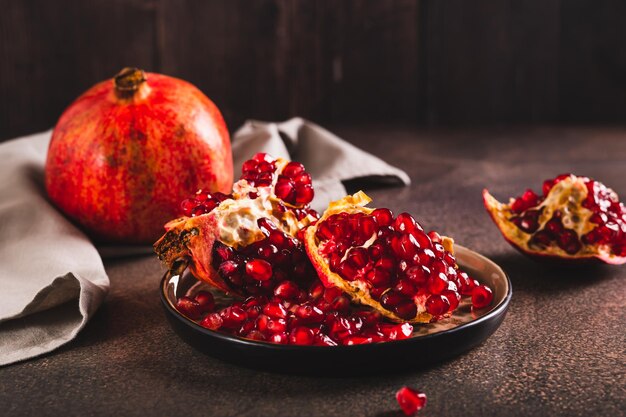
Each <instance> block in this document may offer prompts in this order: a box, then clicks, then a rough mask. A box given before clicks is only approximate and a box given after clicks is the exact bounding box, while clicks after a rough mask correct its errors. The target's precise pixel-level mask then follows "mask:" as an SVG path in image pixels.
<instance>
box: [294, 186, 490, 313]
mask: <svg viewBox="0 0 626 417" xmlns="http://www.w3.org/2000/svg"><path fill="white" fill-rule="evenodd" d="M370 201H371V200H370V198H369V197H368V196H367V195H365V193H363V192H358V193H356V194H354V195H352V196H347V197H344V198H343V199H341V200H338V201H335V202H333V203H331V204H330V206H329V207H328V209H327V210H326V212H325V213H324V214H323V215H322V217H321V218H320V219H319V221H317V222H316V223H315V224H314V225H312V226H310V227H309V228H308V229H307V230H306V233H305V246H306V250H307V254H308V255H309V258H310V259H311V261H312V262H313V266H314V267H315V269H316V271H317V273H318V275H319V277H320V279H321V280H322V282H323V283H324V285H325V286H327V287H337V288H339V289H341V290H342V291H344V292H345V293H346V294H348V295H349V296H350V297H351V299H352V301H354V302H356V303H359V304H364V305H367V306H370V307H372V308H374V309H375V310H377V311H379V312H380V313H381V314H382V315H384V316H385V317H387V318H388V319H390V320H392V321H395V322H403V321H407V322H412V323H428V322H431V321H436V320H439V319H441V318H442V317H448V316H449V315H450V314H451V313H452V312H453V311H454V309H456V307H457V306H458V304H459V300H460V298H461V294H468V295H469V294H471V293H472V291H473V287H475V286H476V283H475V281H474V280H472V279H471V278H469V276H467V274H466V273H464V272H462V271H461V270H459V267H458V265H457V263H456V259H455V257H454V254H453V241H452V239H450V238H447V237H441V236H440V235H439V234H438V233H436V232H430V233H426V232H425V231H424V230H423V228H422V226H421V225H420V224H419V223H417V222H416V221H415V219H414V218H413V217H412V216H411V215H410V214H408V213H401V214H399V215H398V216H397V217H395V218H394V217H393V214H392V213H391V211H390V210H388V209H385V208H378V209H371V208H367V207H365V205H366V204H367V203H369V202H370ZM470 287H471V288H470ZM490 302H491V300H489V303H490Z"/></svg>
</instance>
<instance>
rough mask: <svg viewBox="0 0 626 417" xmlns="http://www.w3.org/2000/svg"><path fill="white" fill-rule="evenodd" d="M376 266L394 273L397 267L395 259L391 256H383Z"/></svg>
mask: <svg viewBox="0 0 626 417" xmlns="http://www.w3.org/2000/svg"><path fill="white" fill-rule="evenodd" d="M376 266H377V267H379V268H382V269H385V270H387V271H390V272H391V271H393V270H394V267H395V262H394V259H393V258H391V257H389V256H383V257H382V258H380V259H379V260H378V261H376Z"/></svg>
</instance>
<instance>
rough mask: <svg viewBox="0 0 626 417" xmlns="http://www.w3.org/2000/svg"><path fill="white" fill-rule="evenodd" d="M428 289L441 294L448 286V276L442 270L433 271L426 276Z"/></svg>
mask: <svg viewBox="0 0 626 417" xmlns="http://www.w3.org/2000/svg"><path fill="white" fill-rule="evenodd" d="M427 285H428V291H430V292H431V293H432V294H441V293H442V292H443V291H444V290H446V289H447V288H448V278H447V277H446V274H445V273H443V272H439V273H433V274H431V276H430V277H429V278H428V284H427Z"/></svg>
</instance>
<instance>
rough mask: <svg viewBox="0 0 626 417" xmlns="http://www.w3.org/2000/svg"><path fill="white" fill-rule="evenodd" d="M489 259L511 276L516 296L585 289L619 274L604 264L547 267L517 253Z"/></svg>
mask: <svg viewBox="0 0 626 417" xmlns="http://www.w3.org/2000/svg"><path fill="white" fill-rule="evenodd" d="M486 256H487V257H489V258H490V259H491V260H493V261H494V262H495V263H497V264H498V265H500V266H501V267H502V269H504V271H505V272H506V273H507V275H509V278H510V279H511V282H512V284H513V291H514V292H517V291H526V292H530V293H551V292H561V291H564V290H569V289H577V288H578V289H582V288H585V287H588V286H592V285H596V284H598V282H600V281H604V280H606V279H611V278H613V277H614V276H615V275H616V274H617V272H618V271H617V268H616V267H615V266H611V265H602V264H589V265H571V266H563V265H552V264H547V263H546V264H544V263H540V262H538V261H535V260H533V259H530V258H528V257H526V256H524V255H522V254H519V253H516V252H510V253H505V254H502V253H499V254H495V255H490V254H486Z"/></svg>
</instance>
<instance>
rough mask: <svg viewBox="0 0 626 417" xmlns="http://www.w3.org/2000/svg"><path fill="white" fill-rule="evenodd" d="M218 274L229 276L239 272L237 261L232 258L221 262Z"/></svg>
mask: <svg viewBox="0 0 626 417" xmlns="http://www.w3.org/2000/svg"><path fill="white" fill-rule="evenodd" d="M218 272H219V273H220V275H224V276H226V277H231V276H233V275H235V274H236V273H238V272H239V263H237V262H236V261H233V260H228V261H225V262H222V263H221V264H220V267H219V269H218Z"/></svg>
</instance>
